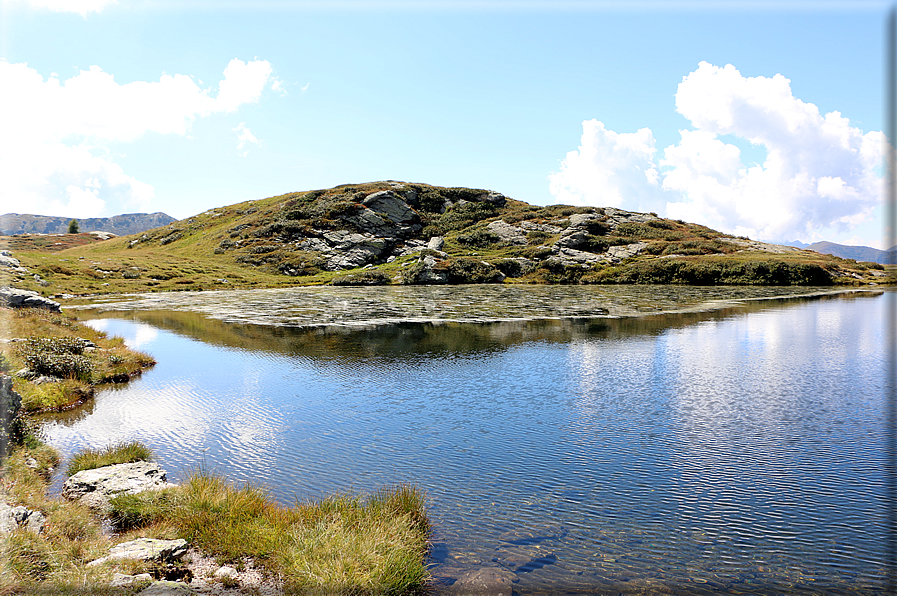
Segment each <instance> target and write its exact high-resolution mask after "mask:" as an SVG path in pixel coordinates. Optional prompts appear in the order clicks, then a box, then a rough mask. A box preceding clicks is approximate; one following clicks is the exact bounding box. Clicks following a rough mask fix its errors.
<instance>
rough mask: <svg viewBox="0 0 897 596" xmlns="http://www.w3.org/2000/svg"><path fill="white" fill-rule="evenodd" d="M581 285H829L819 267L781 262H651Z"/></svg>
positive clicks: (587, 278)
mask: <svg viewBox="0 0 897 596" xmlns="http://www.w3.org/2000/svg"><path fill="white" fill-rule="evenodd" d="M581 281H582V283H639V284H691V285H772V286H781V285H813V286H826V285H831V284H832V283H833V282H832V277H831V275H829V273H828V272H827V271H825V269H823V268H822V267H820V266H819V265H813V264H806V263H788V262H784V261H773V260H770V261H748V262H739V261H721V260H699V261H693V260H685V259H653V260H650V261H637V262H634V263H631V264H629V265H625V266H622V267H614V268H608V269H604V270H602V271H595V272H591V273H589V274H588V275H586V276H584V277H583V279H582V280H581Z"/></svg>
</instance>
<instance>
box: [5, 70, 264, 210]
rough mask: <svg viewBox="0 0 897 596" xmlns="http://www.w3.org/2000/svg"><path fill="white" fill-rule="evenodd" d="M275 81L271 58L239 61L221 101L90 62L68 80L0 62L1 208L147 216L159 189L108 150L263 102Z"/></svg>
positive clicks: (184, 83) (187, 83)
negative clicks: (118, 74) (119, 78)
mask: <svg viewBox="0 0 897 596" xmlns="http://www.w3.org/2000/svg"><path fill="white" fill-rule="evenodd" d="M270 79H271V65H270V64H269V63H268V62H267V61H264V60H253V61H251V62H248V63H246V62H243V61H242V60H238V59H234V60H231V61H230V63H229V64H228V65H227V68H225V70H224V78H223V80H222V81H221V82H220V83H219V85H218V93H217V95H216V96H215V97H213V96H212V93H211V90H210V89H203V88H201V87H199V86H198V85H197V84H196V83H195V82H194V80H193V79H192V78H191V77H189V76H186V75H181V74H176V75H162V76H161V77H160V79H159V80H158V81H153V82H147V81H135V82H132V83H127V84H124V85H122V84H119V83H117V82H116V81H115V78H114V77H113V75H112V74H110V73H107V72H105V71H103V70H102V69H101V68H100V67H98V66H92V67H90V69H88V70H82V71H81V72H80V73H79V74H78V75H76V76H74V77H72V78H70V79H68V80H66V81H60V80H59V78H58V77H56V76H52V75H51V76H50V77H49V78H47V79H44V78H43V77H42V76H41V75H40V73H38V72H37V71H36V70H34V69H32V68H30V67H29V66H28V65H27V64H21V63H17V64H11V63H9V62H6V61H5V60H0V88H2V89H4V90H6V91H8V92H5V93H2V94H0V132H2V134H0V212H4V213H5V212H10V211H18V212H22V211H27V212H31V213H48V214H59V215H66V216H72V217H82V218H83V217H95V216H98V215H100V214H102V213H103V212H104V210H105V209H106V207H107V205H109V206H113V205H114V208H115V209H116V210H129V209H130V210H145V209H147V208H148V206H149V203H150V201H151V200H152V198H153V188H152V186H150V185H149V184H147V183H145V182H141V181H139V180H137V179H136V178H134V177H133V176H129V175H128V174H126V173H125V172H124V170H123V169H122V168H121V166H119V165H118V164H117V163H115V156H114V155H113V154H112V153H111V151H110V144H111V143H116V142H133V141H135V140H137V139H139V138H140V137H141V136H143V135H144V134H146V133H159V134H177V135H185V134H187V133H188V131H189V130H190V127H191V124H192V123H193V121H194V120H195V119H196V118H198V117H204V116H208V115H210V114H213V113H217V112H232V111H234V110H236V109H237V108H238V107H239V106H241V105H243V104H246V103H253V102H257V101H258V100H259V99H260V97H261V94H262V91H263V89H264V87H265V85H266V84H267V83H268V81H269V80H270ZM247 130H248V129H247ZM250 134H251V133H250ZM110 214H111V213H110Z"/></svg>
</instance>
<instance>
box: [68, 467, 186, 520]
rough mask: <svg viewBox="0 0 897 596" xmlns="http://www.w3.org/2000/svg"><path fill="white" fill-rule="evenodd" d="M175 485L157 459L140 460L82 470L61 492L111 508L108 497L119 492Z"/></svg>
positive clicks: (91, 504) (99, 507) (101, 508)
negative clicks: (168, 479) (155, 460)
mask: <svg viewBox="0 0 897 596" xmlns="http://www.w3.org/2000/svg"><path fill="white" fill-rule="evenodd" d="M169 486H175V485H174V484H171V483H169V482H168V481H167V476H166V474H165V470H163V469H162V468H161V467H160V466H159V464H157V463H155V462H146V461H138V462H134V463H130V464H116V465H113V466H104V467H102V468H95V469H93V470H82V471H80V472H78V473H77V474H75V475H73V476H72V477H71V478H69V479H68V480H66V481H65V483H64V484H63V485H62V496H63V497H65V498H66V499H69V500H72V501H81V502H82V503H84V504H85V505H87V506H88V507H91V508H92V509H99V510H108V508H109V499H111V498H113V497H114V496H116V495H119V494H135V493H139V492H142V491H145V490H160V489H163V488H167V487H169Z"/></svg>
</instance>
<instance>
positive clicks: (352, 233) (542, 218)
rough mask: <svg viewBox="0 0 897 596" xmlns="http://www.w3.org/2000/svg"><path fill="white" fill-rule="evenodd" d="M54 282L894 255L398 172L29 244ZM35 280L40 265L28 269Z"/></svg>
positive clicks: (570, 279) (560, 269)
mask: <svg viewBox="0 0 897 596" xmlns="http://www.w3.org/2000/svg"><path fill="white" fill-rule="evenodd" d="M16 256H17V257H19V258H21V259H23V264H25V265H28V266H31V267H32V269H34V272H36V273H38V274H39V275H40V277H41V280H42V281H43V283H44V284H45V286H44V287H45V290H44V292H51V291H54V288H55V291H75V292H78V293H81V292H87V291H102V290H107V291H146V290H150V289H153V290H158V289H209V288H214V287H219V288H220V287H259V286H269V287H274V286H285V285H298V284H315V283H333V284H336V285H340V284H342V285H352V284H356V285H358V284H439V283H496V282H505V283H693V284H785V285H791V284H802V285H828V284H832V283H845V282H849V283H864V282H867V283H868V282H876V283H878V282H883V281H887V279H888V278H887V273H886V271H885V270H884V267H883V266H881V265H877V264H872V263H856V262H855V261H848V260H844V259H839V258H837V257H832V256H827V255H820V254H819V253H816V252H812V251H806V250H801V249H797V248H793V247H787V246H780V245H773V244H764V243H760V242H756V241H752V240H749V239H747V238H736V237H733V236H730V235H727V234H723V233H720V232H717V231H714V230H711V229H709V228H707V227H704V226H701V225H697V224H692V223H687V222H684V221H679V220H669V219H664V218H661V217H658V216H657V215H656V214H653V213H634V212H629V211H624V210H620V209H615V208H610V207H606V208H600V207H570V206H564V205H551V206H545V207H541V206H536V205H529V204H527V203H523V202H521V201H516V200H513V199H511V198H508V197H506V196H504V195H502V194H499V193H496V192H492V191H487V190H481V189H470V188H445V187H437V186H431V185H427V184H413V183H403V182H395V181H384V182H373V183H366V184H352V185H343V186H338V187H335V188H331V189H324V190H315V191H309V192H296V193H289V194H286V195H281V196H277V197H270V198H267V199H261V200H257V201H248V202H245V203H240V204H236V205H231V206H227V207H221V208H216V209H211V210H209V211H206V212H205V213H201V214H199V215H197V216H195V217H192V218H189V219H186V220H181V221H177V222H173V223H171V224H168V225H166V226H163V227H159V228H156V229H153V230H149V231H146V232H143V233H140V234H136V235H133V236H130V237H127V238H115V239H112V240H108V241H106V242H101V243H97V244H94V245H90V246H83V247H77V248H72V249H67V250H64V251H61V252H58V253H55V254H53V255H37V254H35V255H32V256H27V255H25V254H17V255H16ZM22 281H23V282H27V281H28V280H27V279H23V280H22Z"/></svg>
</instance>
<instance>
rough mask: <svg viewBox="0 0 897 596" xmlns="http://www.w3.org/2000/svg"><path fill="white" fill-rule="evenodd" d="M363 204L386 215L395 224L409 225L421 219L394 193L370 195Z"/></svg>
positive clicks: (384, 191)
mask: <svg viewBox="0 0 897 596" xmlns="http://www.w3.org/2000/svg"><path fill="white" fill-rule="evenodd" d="M361 204H362V205H364V206H365V207H367V208H368V209H372V210H374V211H376V212H377V213H381V214H383V215H385V216H386V217H387V218H388V219H389V220H390V221H392V222H393V223H397V224H407V223H411V222H414V221H419V219H420V218H419V217H418V215H417V212H415V211H414V209H412V208H411V207H410V206H409V205H408V203H406V202H405V201H403V200H402V199H401V198H400V197H399V196H398V195H396V194H395V193H393V192H392V191H388V190H381V191H380V192H375V193H373V194H370V195H368V196H367V197H365V199H364V201H362V202H361Z"/></svg>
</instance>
